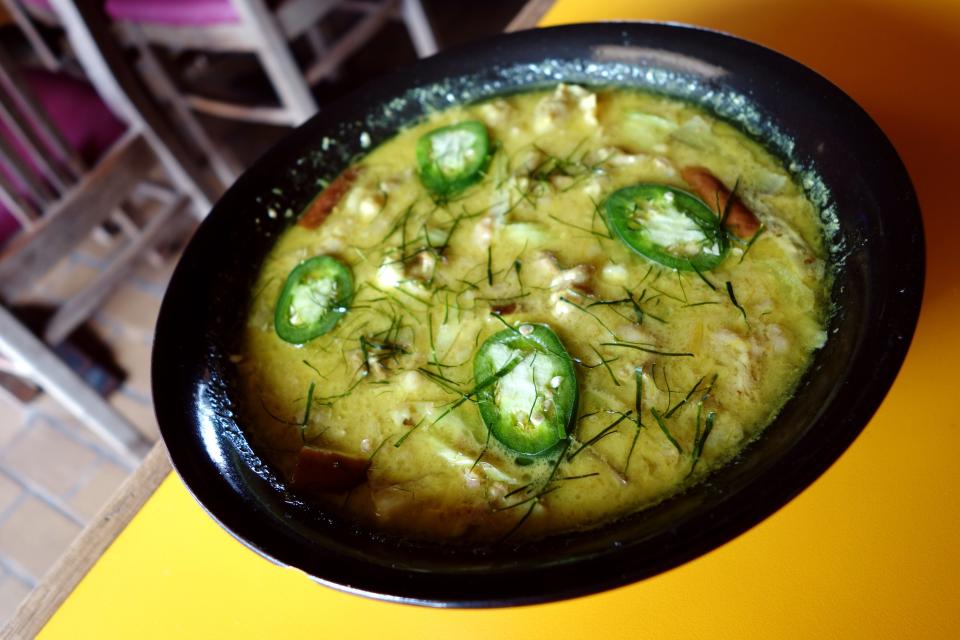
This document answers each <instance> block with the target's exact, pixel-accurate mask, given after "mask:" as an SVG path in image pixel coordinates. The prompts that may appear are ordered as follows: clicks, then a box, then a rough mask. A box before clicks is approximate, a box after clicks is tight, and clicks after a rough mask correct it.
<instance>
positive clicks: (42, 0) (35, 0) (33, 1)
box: [23, 0, 54, 13]
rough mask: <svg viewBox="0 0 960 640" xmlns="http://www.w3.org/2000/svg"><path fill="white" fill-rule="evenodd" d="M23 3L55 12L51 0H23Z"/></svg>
mask: <svg viewBox="0 0 960 640" xmlns="http://www.w3.org/2000/svg"><path fill="white" fill-rule="evenodd" d="M23 4H29V5H31V6H34V7H37V8H39V9H43V10H44V11H49V12H50V13H54V11H53V7H52V6H51V5H50V0H23Z"/></svg>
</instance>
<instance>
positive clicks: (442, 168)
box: [416, 120, 490, 197]
mask: <svg viewBox="0 0 960 640" xmlns="http://www.w3.org/2000/svg"><path fill="white" fill-rule="evenodd" d="M416 154H417V165H418V168H419V173H420V181H421V182H423V184H424V186H425V187H426V188H427V189H429V190H430V192H431V193H433V194H434V195H436V196H440V197H449V196H453V195H456V194H457V193H459V192H461V191H463V190H464V189H466V188H467V187H469V186H470V185H471V184H473V183H474V182H476V181H477V180H479V179H480V178H481V176H482V175H483V169H484V168H485V167H486V165H487V158H488V156H489V154H490V138H489V137H488V136H487V128H486V127H485V126H484V125H483V123H482V122H479V121H477V120H465V121H464V122H458V123H456V124H452V125H449V126H446V127H441V128H439V129H434V130H433V131H430V132H429V133H426V134H424V135H423V136H421V137H420V139H419V140H417V149H416Z"/></svg>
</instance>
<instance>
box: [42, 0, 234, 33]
mask: <svg viewBox="0 0 960 640" xmlns="http://www.w3.org/2000/svg"><path fill="white" fill-rule="evenodd" d="M23 1H24V2H25V3H26V4H29V5H33V6H35V7H39V8H40V9H44V10H46V11H49V12H51V13H53V8H52V7H51V6H50V0H23ZM104 8H105V9H106V10H107V15H109V16H110V17H111V18H113V19H115V20H127V21H129V22H146V23H152V24H166V25H171V26H174V27H208V26H211V25H217V24H233V23H236V22H239V21H240V18H239V17H238V16H237V12H236V11H234V9H233V5H232V4H230V0H106V3H105V7H104Z"/></svg>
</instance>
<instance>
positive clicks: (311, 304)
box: [274, 256, 353, 344]
mask: <svg viewBox="0 0 960 640" xmlns="http://www.w3.org/2000/svg"><path fill="white" fill-rule="evenodd" d="M352 297H353V275H352V274H351V273H350V269H349V268H348V267H347V266H346V265H344V264H343V263H342V262H340V261H339V260H337V259H336V258H331V257H330V256H315V257H313V258H310V259H308V260H304V261H303V262H301V263H300V264H298V265H297V266H296V267H295V268H294V269H293V271H291V272H290V275H289V276H287V281H286V282H285V283H284V285H283V289H282V290H281V292H280V297H279V298H278V300H277V308H276V311H275V313H274V327H275V328H276V331H277V335H278V336H280V338H281V339H282V340H285V341H286V342H291V343H294V344H303V343H304V342H307V341H309V340H313V339H314V338H316V337H318V336H322V335H323V334H325V333H326V332H328V331H330V329H332V328H333V327H334V325H336V324H337V322H338V321H339V320H340V318H341V317H343V315H344V314H345V313H346V312H347V305H348V304H350V299H351V298H352Z"/></svg>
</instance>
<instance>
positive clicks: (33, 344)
mask: <svg viewBox="0 0 960 640" xmlns="http://www.w3.org/2000/svg"><path fill="white" fill-rule="evenodd" d="M0 350H2V351H3V352H4V353H5V354H6V356H7V357H8V358H9V359H10V360H11V361H12V362H13V363H15V364H16V365H17V366H18V367H20V368H22V369H24V370H26V371H29V372H30V378H31V379H33V380H35V381H36V382H37V383H38V384H39V385H40V386H41V387H43V389H44V390H45V391H46V392H47V393H49V394H50V395H51V396H52V397H53V398H54V399H55V400H57V402H59V403H60V404H62V405H63V406H64V408H66V409H67V410H68V411H70V412H71V413H72V414H73V415H74V416H76V418H77V419H78V420H80V422H82V423H84V424H85V425H86V426H87V427H89V428H90V430H91V431H93V432H94V433H96V434H97V435H99V436H100V437H101V438H103V440H104V441H105V442H106V443H107V444H108V445H110V446H111V447H112V448H113V449H115V450H116V451H117V452H118V453H119V454H120V455H122V456H123V457H124V458H126V459H127V460H129V461H130V462H131V463H133V464H135V465H136V464H139V462H140V460H141V459H142V458H143V456H145V455H146V454H147V452H148V451H149V450H150V444H149V443H148V442H147V441H146V439H145V438H144V437H143V436H142V435H141V434H140V432H139V431H138V430H137V428H136V427H134V426H133V424H131V423H130V421H129V420H127V419H126V418H125V417H123V416H122V415H121V414H120V413H119V412H118V411H117V410H116V409H114V408H113V407H111V406H110V405H109V404H108V403H107V402H106V400H104V399H103V398H102V397H100V395H99V394H97V393H96V392H95V391H94V390H93V389H91V388H90V387H89V386H88V385H87V384H86V383H85V382H84V381H83V380H82V379H81V378H80V376H78V375H77V374H76V373H74V371H73V370H72V369H70V367H68V366H67V365H66V364H65V363H64V362H63V361H62V360H61V359H60V358H58V357H57V356H56V355H54V354H53V352H51V351H50V349H49V348H48V347H47V345H45V344H44V343H43V342H41V341H40V339H39V338H37V337H36V336H35V335H33V334H32V333H31V332H30V331H29V330H28V329H27V328H26V327H24V326H23V325H22V324H20V322H19V321H18V320H17V319H16V318H15V317H14V316H13V314H12V313H10V312H9V311H8V310H7V309H6V307H3V306H2V305H0Z"/></svg>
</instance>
